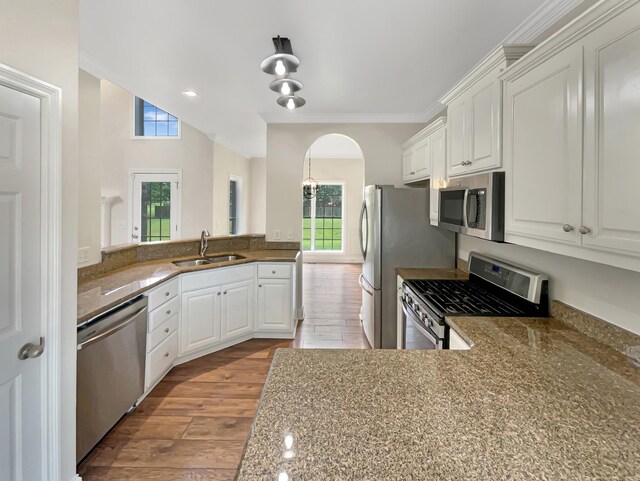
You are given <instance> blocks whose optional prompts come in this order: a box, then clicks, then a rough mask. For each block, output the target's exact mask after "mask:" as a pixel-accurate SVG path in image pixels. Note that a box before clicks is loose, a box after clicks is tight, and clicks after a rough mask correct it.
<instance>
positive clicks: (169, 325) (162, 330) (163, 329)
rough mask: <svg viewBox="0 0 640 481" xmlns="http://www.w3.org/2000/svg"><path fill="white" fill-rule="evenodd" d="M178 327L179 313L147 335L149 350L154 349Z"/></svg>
mask: <svg viewBox="0 0 640 481" xmlns="http://www.w3.org/2000/svg"><path fill="white" fill-rule="evenodd" d="M177 328H178V314H174V315H173V316H171V317H170V318H169V319H168V320H167V321H166V322H165V323H163V324H161V325H159V326H157V329H155V330H154V331H153V332H151V333H150V334H149V335H148V336H147V352H151V351H153V350H154V349H155V348H156V346H158V345H159V344H160V343H161V342H162V341H164V340H165V339H167V338H168V337H169V336H170V335H171V333H172V332H174V331H175V330H176V329H177Z"/></svg>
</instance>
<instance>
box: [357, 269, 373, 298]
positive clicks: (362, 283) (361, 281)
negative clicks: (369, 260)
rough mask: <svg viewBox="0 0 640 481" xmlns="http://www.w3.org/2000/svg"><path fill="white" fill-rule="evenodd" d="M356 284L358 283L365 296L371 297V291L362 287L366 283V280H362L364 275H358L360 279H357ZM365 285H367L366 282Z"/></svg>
mask: <svg viewBox="0 0 640 481" xmlns="http://www.w3.org/2000/svg"><path fill="white" fill-rule="evenodd" d="M358 282H359V283H360V287H362V290H363V291H364V292H366V293H367V294H369V295H370V296H373V291H370V290H369V289H367V287H366V286H365V285H364V283H365V282H367V280H366V279H365V278H364V275H362V274H360V277H358ZM367 284H369V283H368V282H367Z"/></svg>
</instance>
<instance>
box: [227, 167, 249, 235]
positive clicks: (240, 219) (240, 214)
mask: <svg viewBox="0 0 640 481" xmlns="http://www.w3.org/2000/svg"><path fill="white" fill-rule="evenodd" d="M232 180H235V181H236V182H237V188H236V216H237V220H236V235H240V234H243V233H244V232H245V231H244V230H243V227H244V225H243V224H244V203H243V202H242V198H243V196H244V180H243V178H242V176H241V175H237V174H229V181H228V182H227V202H229V201H230V200H231V181H232ZM226 231H227V234H229V207H228V206H227V229H226Z"/></svg>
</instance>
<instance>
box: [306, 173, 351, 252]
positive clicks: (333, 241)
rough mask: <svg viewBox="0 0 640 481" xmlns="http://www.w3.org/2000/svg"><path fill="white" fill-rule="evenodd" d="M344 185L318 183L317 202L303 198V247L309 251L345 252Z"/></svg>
mask: <svg viewBox="0 0 640 481" xmlns="http://www.w3.org/2000/svg"><path fill="white" fill-rule="evenodd" d="M343 199H344V184H343V183H341V182H324V183H319V184H318V193H317V194H316V196H315V197H314V198H313V199H307V198H304V197H303V200H304V202H303V212H302V217H303V219H302V248H303V250H305V251H325V252H326V251H334V252H342V250H343V229H342V226H343V220H344V216H343V212H344V209H343Z"/></svg>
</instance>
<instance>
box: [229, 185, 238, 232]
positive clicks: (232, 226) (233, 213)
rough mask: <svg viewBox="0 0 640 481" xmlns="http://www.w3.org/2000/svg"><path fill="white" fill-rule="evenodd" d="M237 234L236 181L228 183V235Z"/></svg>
mask: <svg viewBox="0 0 640 481" xmlns="http://www.w3.org/2000/svg"><path fill="white" fill-rule="evenodd" d="M237 233H238V181H237V180H233V179H232V180H230V181H229V234H237Z"/></svg>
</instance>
